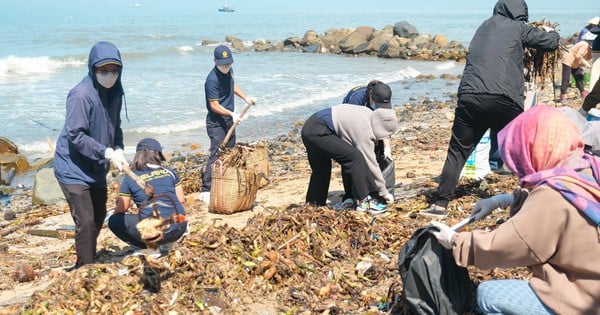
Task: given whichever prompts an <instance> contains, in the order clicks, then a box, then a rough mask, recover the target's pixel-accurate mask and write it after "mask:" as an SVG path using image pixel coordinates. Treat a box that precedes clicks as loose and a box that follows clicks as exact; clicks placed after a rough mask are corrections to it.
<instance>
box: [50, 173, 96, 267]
mask: <svg viewBox="0 0 600 315" xmlns="http://www.w3.org/2000/svg"><path fill="white" fill-rule="evenodd" d="M60 188H61V189H62V191H63V194H64V195H65V198H66V199H67V203H68V204H69V209H70V210H71V216H72V217H73V221H74V222H75V253H76V254H77V262H76V263H75V266H76V267H80V266H82V265H85V264H91V263H93V262H94V258H96V244H97V241H98V235H99V234H100V230H101V229H102V224H103V223H104V217H106V200H107V192H106V187H96V188H92V187H89V186H84V185H66V184H60Z"/></svg>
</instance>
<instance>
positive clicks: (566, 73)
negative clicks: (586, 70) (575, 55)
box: [560, 63, 585, 94]
mask: <svg viewBox="0 0 600 315" xmlns="http://www.w3.org/2000/svg"><path fill="white" fill-rule="evenodd" d="M571 74H572V75H573V77H574V78H575V85H576V86H577V89H579V91H580V92H581V91H583V90H584V89H585V85H584V83H583V68H581V67H579V68H574V69H572V68H571V67H569V66H567V65H566V64H564V63H563V65H562V82H561V83H560V94H565V93H567V88H568V87H569V85H571Z"/></svg>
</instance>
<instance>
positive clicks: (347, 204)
mask: <svg viewBox="0 0 600 315" xmlns="http://www.w3.org/2000/svg"><path fill="white" fill-rule="evenodd" d="M332 207H333V209H335V210H337V211H340V210H349V209H354V208H355V207H356V203H355V202H354V200H353V199H352V198H346V199H344V200H343V201H341V202H338V203H335V204H333V206H332Z"/></svg>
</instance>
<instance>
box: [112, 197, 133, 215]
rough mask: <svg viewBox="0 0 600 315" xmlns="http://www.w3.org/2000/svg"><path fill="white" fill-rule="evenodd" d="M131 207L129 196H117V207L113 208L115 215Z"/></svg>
mask: <svg viewBox="0 0 600 315" xmlns="http://www.w3.org/2000/svg"><path fill="white" fill-rule="evenodd" d="M130 206H131V197H130V196H119V198H117V206H116V207H115V213H125V212H127V210H128V209H129V207H130Z"/></svg>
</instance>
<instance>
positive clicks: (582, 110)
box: [577, 107, 588, 119]
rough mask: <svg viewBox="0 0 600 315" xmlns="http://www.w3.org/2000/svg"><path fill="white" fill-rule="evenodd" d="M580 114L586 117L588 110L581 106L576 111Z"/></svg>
mask: <svg viewBox="0 0 600 315" xmlns="http://www.w3.org/2000/svg"><path fill="white" fill-rule="evenodd" d="M577 112H578V113H579V114H580V115H581V116H583V118H585V119H587V116H588V112H586V111H585V109H583V107H581V108H580V109H579V110H578V111H577Z"/></svg>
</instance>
